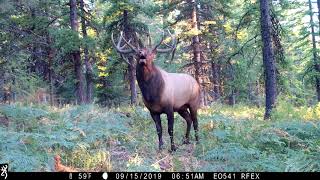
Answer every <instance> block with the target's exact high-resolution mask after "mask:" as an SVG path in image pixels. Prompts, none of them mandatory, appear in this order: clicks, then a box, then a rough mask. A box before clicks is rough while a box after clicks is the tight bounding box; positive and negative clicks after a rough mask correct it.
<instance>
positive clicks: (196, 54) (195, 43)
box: [189, 0, 204, 105]
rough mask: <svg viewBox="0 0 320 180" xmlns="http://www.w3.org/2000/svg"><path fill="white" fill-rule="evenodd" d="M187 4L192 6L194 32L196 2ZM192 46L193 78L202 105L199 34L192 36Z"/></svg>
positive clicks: (195, 28) (192, 0)
mask: <svg viewBox="0 0 320 180" xmlns="http://www.w3.org/2000/svg"><path fill="white" fill-rule="evenodd" d="M189 4H190V6H191V7H192V13H191V27H192V29H193V31H194V32H198V31H199V27H198V18H197V4H196V1H195V0H189ZM192 48H193V64H194V67H195V74H194V76H195V79H196V80H197V81H198V83H199V84H200V87H201V93H200V96H201V97H200V99H201V104H202V105H204V93H203V88H202V82H201V51H200V38H199V35H198V34H196V35H195V36H193V37H192Z"/></svg>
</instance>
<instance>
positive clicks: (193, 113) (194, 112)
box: [189, 107, 199, 142]
mask: <svg viewBox="0 0 320 180" xmlns="http://www.w3.org/2000/svg"><path fill="white" fill-rule="evenodd" d="M189 110H190V114H191V119H192V122H193V128H194V132H195V137H196V141H197V142H199V135H198V118H197V115H198V112H197V111H198V109H197V108H194V107H190V108H189Z"/></svg>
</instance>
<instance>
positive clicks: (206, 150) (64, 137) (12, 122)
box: [0, 104, 320, 171]
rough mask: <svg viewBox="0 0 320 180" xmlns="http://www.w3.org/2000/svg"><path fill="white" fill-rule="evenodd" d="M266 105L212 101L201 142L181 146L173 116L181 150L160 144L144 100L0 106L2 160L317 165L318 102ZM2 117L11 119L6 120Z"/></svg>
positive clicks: (42, 167)
mask: <svg viewBox="0 0 320 180" xmlns="http://www.w3.org/2000/svg"><path fill="white" fill-rule="evenodd" d="M262 118H263V109H259V108H254V107H248V106H244V105H237V106H235V107H228V106H223V105H219V104H216V105H213V106H212V107H210V108H205V109H202V110H201V112H200V113H199V127H200V141H201V142H200V144H198V145H196V144H195V142H194V132H193V131H192V133H191V135H192V143H191V144H190V145H182V140H183V136H184V133H185V129H186V124H185V122H184V120H183V119H181V118H180V117H179V116H178V115H176V120H175V125H174V135H175V141H176V143H177V144H178V150H177V152H175V153H169V152H168V150H169V145H170V143H169V142H170V141H169V137H168V133H167V120H166V119H165V116H162V122H163V129H164V142H165V149H164V150H162V151H161V152H159V151H158V149H157V147H158V142H157V135H156V130H155V125H154V122H153V121H152V119H151V117H150V116H149V113H148V112H147V110H146V109H144V108H142V107H136V108H131V107H123V108H119V109H109V110H108V109H106V108H99V107H97V106H77V107H65V108H63V109H54V108H50V107H47V106H23V105H18V104H16V105H1V106H0V138H1V139H0V142H1V143H0V163H9V166H10V170H11V171H52V170H53V166H54V160H53V157H54V155H56V154H59V155H60V156H61V157H62V160H63V163H64V164H65V165H68V166H72V167H76V168H79V169H81V170H83V171H320V120H319V119H320V106H318V107H314V108H306V107H302V108H295V107H292V106H290V105H288V104H280V105H279V106H278V108H277V110H276V111H275V113H274V114H273V119H272V120H271V121H264V120H263V119H262ZM6 121H9V125H8V127H7V126H6V125H7V123H6Z"/></svg>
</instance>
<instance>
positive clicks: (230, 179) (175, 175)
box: [0, 172, 320, 180]
mask: <svg viewBox="0 0 320 180" xmlns="http://www.w3.org/2000/svg"><path fill="white" fill-rule="evenodd" d="M275 178H281V179H283V178H284V179H287V178H288V179H295V178H298V179H302V178H306V179H308V180H309V179H317V180H319V179H320V172H312V173H304V172H293V173H282V172H280V173H278V172H104V173H103V172H72V173H68V172H65V173H64V172H63V173H61V172H57V173H55V172H8V174H7V176H6V179H7V180H11V179H21V180H23V179H28V180H29V179H31V180H32V179H35V180H36V179H41V180H49V179H55V180H60V179H61V180H107V179H115V180H140V179H142V180H149V179H155V180H167V179H173V180H202V179H212V180H238V179H239V180H253V179H275ZM2 179H5V178H4V176H0V180H2Z"/></svg>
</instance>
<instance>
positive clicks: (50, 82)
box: [47, 34, 54, 106]
mask: <svg viewBox="0 0 320 180" xmlns="http://www.w3.org/2000/svg"><path fill="white" fill-rule="evenodd" d="M47 43H48V48H47V53H48V81H49V94H50V106H53V105H54V98H53V96H54V94H53V77H52V76H53V67H52V61H53V50H52V48H51V46H50V45H51V38H50V37H49V34H47Z"/></svg>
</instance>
